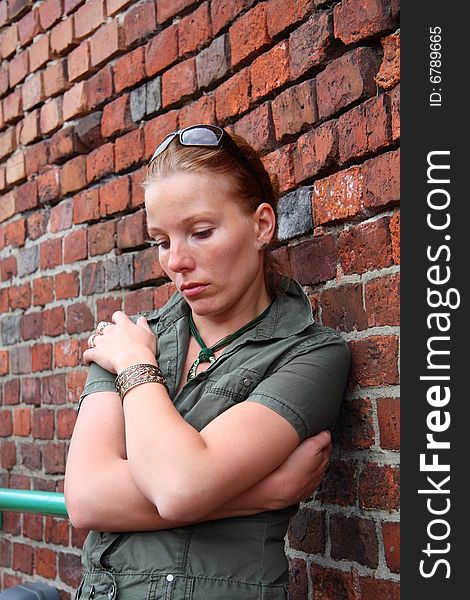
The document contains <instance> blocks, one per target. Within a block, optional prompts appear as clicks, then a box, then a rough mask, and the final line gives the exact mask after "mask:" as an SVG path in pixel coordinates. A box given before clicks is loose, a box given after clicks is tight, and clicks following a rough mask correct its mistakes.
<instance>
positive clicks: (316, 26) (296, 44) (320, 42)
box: [289, 12, 333, 79]
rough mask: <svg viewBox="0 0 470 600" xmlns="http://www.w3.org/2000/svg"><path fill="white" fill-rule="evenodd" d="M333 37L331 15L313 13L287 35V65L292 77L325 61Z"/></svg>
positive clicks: (296, 76)
mask: <svg viewBox="0 0 470 600" xmlns="http://www.w3.org/2000/svg"><path fill="white" fill-rule="evenodd" d="M332 38H333V25H332V23H331V15H329V14H328V13H326V12H318V13H315V14H313V15H312V16H311V17H310V19H309V20H308V21H307V22H306V23H304V24H303V25H301V26H300V27H299V28H298V29H296V30H295V31H293V32H292V33H291V35H290V37H289V65H290V75H291V78H292V79H297V78H298V77H300V76H301V75H303V74H304V73H306V72H307V71H310V70H311V69H313V68H314V67H318V65H321V64H323V63H324V62H325V60H326V57H327V53H328V50H329V48H330V46H331V42H332Z"/></svg>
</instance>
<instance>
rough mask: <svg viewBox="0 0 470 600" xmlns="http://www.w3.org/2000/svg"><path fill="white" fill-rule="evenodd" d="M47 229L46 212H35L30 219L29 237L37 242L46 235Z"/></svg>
mask: <svg viewBox="0 0 470 600" xmlns="http://www.w3.org/2000/svg"><path fill="white" fill-rule="evenodd" d="M46 228H47V213H46V211H44V210H41V211H35V212H34V213H33V214H32V215H31V216H29V217H28V226H27V229H28V237H29V238H30V239H32V240H37V239H38V238H39V237H41V236H42V235H44V233H45V232H46Z"/></svg>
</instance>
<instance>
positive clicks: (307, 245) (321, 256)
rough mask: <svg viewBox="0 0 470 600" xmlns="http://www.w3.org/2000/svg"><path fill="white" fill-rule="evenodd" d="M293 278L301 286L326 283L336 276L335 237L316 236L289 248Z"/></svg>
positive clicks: (336, 253)
mask: <svg viewBox="0 0 470 600" xmlns="http://www.w3.org/2000/svg"><path fill="white" fill-rule="evenodd" d="M289 260H290V263H291V265H292V269H293V271H294V276H295V277H296V278H297V279H298V281H299V282H300V283H301V284H302V285H307V284H315V283H319V282H320V281H327V280H328V279H333V278H334V277H335V276H336V263H337V260H338V251H337V248H336V236H335V235H318V236H314V237H313V238H312V239H311V240H308V241H306V242H301V243H300V244H297V245H296V246H292V247H289Z"/></svg>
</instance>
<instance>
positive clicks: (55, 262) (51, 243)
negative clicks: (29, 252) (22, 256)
mask: <svg viewBox="0 0 470 600" xmlns="http://www.w3.org/2000/svg"><path fill="white" fill-rule="evenodd" d="M39 264H40V266H41V269H52V268H54V267H57V266H59V265H60V264H62V239H61V238H54V239H50V240H46V241H44V242H42V243H41V245H40V247H39Z"/></svg>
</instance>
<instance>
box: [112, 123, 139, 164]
mask: <svg viewBox="0 0 470 600" xmlns="http://www.w3.org/2000/svg"><path fill="white" fill-rule="evenodd" d="M115 153H116V171H117V172H118V173H119V172H120V171H123V170H125V169H128V168H129V167H132V166H133V165H137V164H139V163H140V161H141V160H142V157H143V155H144V141H143V134H142V130H141V129H136V130H135V131H131V132H130V133H128V134H126V135H123V136H121V137H119V138H117V139H116V143H115Z"/></svg>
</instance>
